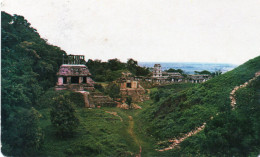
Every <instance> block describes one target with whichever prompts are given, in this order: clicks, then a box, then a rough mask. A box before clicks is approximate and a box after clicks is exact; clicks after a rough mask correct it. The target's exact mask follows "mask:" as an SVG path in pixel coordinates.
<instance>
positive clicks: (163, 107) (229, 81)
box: [142, 56, 260, 156]
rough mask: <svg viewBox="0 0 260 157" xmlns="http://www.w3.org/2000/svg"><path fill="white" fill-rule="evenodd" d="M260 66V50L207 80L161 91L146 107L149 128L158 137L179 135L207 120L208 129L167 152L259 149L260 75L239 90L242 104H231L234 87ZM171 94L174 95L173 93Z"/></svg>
mask: <svg viewBox="0 0 260 157" xmlns="http://www.w3.org/2000/svg"><path fill="white" fill-rule="evenodd" d="M259 70H260V56H259V57H256V58H254V59H252V60H249V61H248V62H246V63H245V64H243V65H241V66H239V67H237V68H236V69H234V70H232V71H230V72H227V73H225V74H223V75H220V76H218V77H215V78H213V79H211V80H209V81H207V82H205V83H203V84H197V85H196V86H195V87H193V88H190V89H188V90H186V91H183V92H178V93H168V94H165V93H163V92H157V93H155V94H154V95H153V98H154V101H155V103H153V104H152V107H150V109H149V110H146V111H143V113H142V117H143V120H144V122H145V121H146V122H147V121H151V123H149V124H148V126H146V131H147V132H149V133H151V135H153V136H155V137H156V138H157V139H158V140H167V139H169V138H174V137H175V138H177V137H179V136H182V135H183V134H185V133H187V132H189V131H191V130H194V129H195V128H196V127H199V126H201V125H202V124H203V123H205V122H206V123H207V125H206V128H205V130H204V131H202V132H200V133H199V134H197V135H196V136H192V137H190V138H188V139H187V140H185V141H184V142H182V143H181V144H180V149H177V148H176V149H173V150H170V151H165V152H163V153H165V155H185V154H186V155H191V154H197V155H199V156H200V155H206V156H208V155H210V156H212V155H217V156H219V155H228V156H230V155H238V156H240V155H241V156H243V155H245V156H248V155H249V154H250V153H253V154H257V153H258V154H259V153H260V143H259V141H260V136H259V135H260V134H259V131H260V128H259V127H260V123H259V121H260V116H259V111H260V108H259V107H260V105H259V104H260V103H259V89H260V87H259V78H258V79H257V80H256V81H254V82H252V83H250V86H248V87H247V88H245V89H243V88H242V89H241V90H239V91H238V93H237V99H238V105H237V108H236V109H235V110H232V109H231V105H230V98H229V96H230V92H231V91H232V89H233V88H234V87H235V86H239V85H241V84H244V83H245V82H247V81H248V80H249V79H251V78H253V77H254V75H255V72H257V71H259ZM169 95H170V96H169ZM161 147H162V148H163V147H167V143H166V144H165V143H164V144H162V145H161Z"/></svg>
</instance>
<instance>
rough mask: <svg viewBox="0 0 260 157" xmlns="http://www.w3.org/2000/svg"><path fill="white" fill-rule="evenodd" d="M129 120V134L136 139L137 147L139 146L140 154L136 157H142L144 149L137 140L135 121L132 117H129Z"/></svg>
mask: <svg viewBox="0 0 260 157" xmlns="http://www.w3.org/2000/svg"><path fill="white" fill-rule="evenodd" d="M128 118H129V128H128V132H129V134H130V135H131V136H132V138H133V139H134V141H135V143H136V144H137V145H139V154H136V157H141V153H142V147H141V145H140V142H139V140H138V139H137V137H136V135H135V133H134V121H133V117H132V116H128Z"/></svg>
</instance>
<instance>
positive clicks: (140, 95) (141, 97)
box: [116, 77, 149, 102]
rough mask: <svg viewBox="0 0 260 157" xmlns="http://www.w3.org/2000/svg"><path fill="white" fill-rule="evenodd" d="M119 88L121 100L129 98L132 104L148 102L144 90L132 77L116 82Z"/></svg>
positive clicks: (122, 78)
mask: <svg viewBox="0 0 260 157" xmlns="http://www.w3.org/2000/svg"><path fill="white" fill-rule="evenodd" d="M116 82H117V83H118V84H119V86H120V93H121V95H122V97H123V98H126V97H128V96H130V97H131V98H132V101H133V102H142V101H145V100H148V99H149V97H148V96H147V95H146V94H145V93H146V91H145V89H144V88H143V87H142V86H141V85H140V83H139V81H137V80H135V78H134V77H121V78H119V79H118V80H117V81H116Z"/></svg>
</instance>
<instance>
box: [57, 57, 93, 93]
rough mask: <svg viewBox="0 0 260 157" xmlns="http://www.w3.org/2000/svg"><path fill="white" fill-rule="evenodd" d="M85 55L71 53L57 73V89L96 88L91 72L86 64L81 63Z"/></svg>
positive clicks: (78, 89) (77, 89)
mask: <svg viewBox="0 0 260 157" xmlns="http://www.w3.org/2000/svg"><path fill="white" fill-rule="evenodd" d="M82 60H84V56H79V55H76V56H73V55H69V57H68V59H67V60H66V61H63V63H69V64H62V65H61V66H60V69H59V71H58V73H57V76H58V82H57V85H56V87H55V89H56V90H64V89H70V90H73V91H83V90H90V91H92V90H94V83H95V82H94V81H93V80H92V79H91V78H90V76H91V74H90V72H89V70H88V68H87V66H86V65H84V64H80V63H82V62H83V61H82Z"/></svg>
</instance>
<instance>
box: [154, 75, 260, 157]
mask: <svg viewBox="0 0 260 157" xmlns="http://www.w3.org/2000/svg"><path fill="white" fill-rule="evenodd" d="M259 76H260V75H257V74H256V75H255V77H253V78H252V79H250V80H248V81H247V82H245V83H244V84H242V85H240V86H236V87H235V88H234V89H233V90H232V91H231V92H230V97H229V98H230V101H231V102H230V105H231V107H232V109H235V107H236V95H235V93H236V91H237V90H239V89H240V88H244V87H246V86H247V85H248V84H249V83H251V82H252V81H254V80H255V79H256V78H257V77H259ZM217 115H218V114H217ZM211 119H213V117H211ZM205 126H206V123H204V124H203V125H202V126H200V127H198V128H196V129H194V130H192V131H190V132H188V133H187V134H185V135H184V136H182V137H179V138H174V139H169V140H168V142H172V144H171V145H170V146H169V147H167V148H163V149H158V150H157V151H160V152H162V151H167V150H171V149H173V148H175V147H176V146H177V145H179V144H180V143H181V142H182V141H184V140H185V139H187V138H188V137H190V136H192V135H195V134H197V133H199V132H200V131H202V130H203V129H204V128H205Z"/></svg>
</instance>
